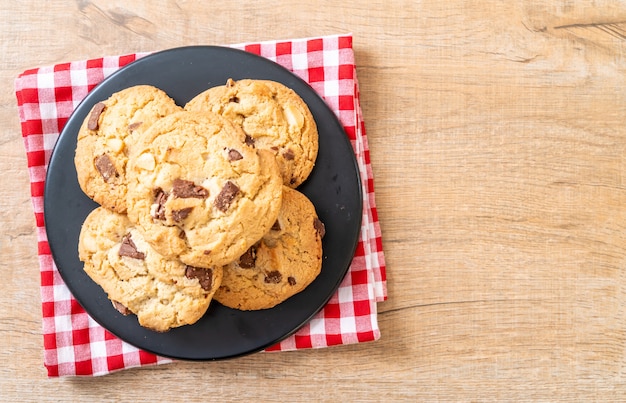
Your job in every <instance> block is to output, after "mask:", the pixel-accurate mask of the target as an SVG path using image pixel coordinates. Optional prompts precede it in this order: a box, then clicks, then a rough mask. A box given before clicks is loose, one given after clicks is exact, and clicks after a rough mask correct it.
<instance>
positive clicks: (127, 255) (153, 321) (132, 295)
mask: <svg viewBox="0 0 626 403" xmlns="http://www.w3.org/2000/svg"><path fill="white" fill-rule="evenodd" d="M78 252H79V258H80V260H81V261H82V262H84V270H85V272H86V273H87V274H88V275H89V277H91V279H93V281H94V282H96V283H97V284H98V285H100V286H101V287H102V289H103V290H104V291H105V292H106V293H107V295H108V297H109V299H110V300H111V301H112V303H113V305H114V307H115V308H116V309H117V310H118V311H120V312H121V313H123V314H125V315H127V314H131V313H132V314H135V315H137V319H138V321H139V324H140V325H141V326H144V327H146V328H149V329H152V330H155V331H158V332H164V331H167V330H169V329H171V328H174V327H179V326H183V325H189V324H193V323H195V322H197V321H198V320H199V319H200V318H201V317H202V316H203V315H204V314H205V312H206V311H207V309H208V307H209V304H210V302H211V300H212V297H213V294H214V293H215V291H216V290H217V288H218V286H219V284H220V283H221V280H222V268H221V267H215V268H210V269H205V268H198V267H193V266H189V265H186V264H184V263H183V262H181V261H180V260H178V259H167V258H164V257H163V256H162V255H160V254H159V253H158V252H156V251H155V250H154V249H153V248H151V247H150V245H149V244H148V243H147V242H146V241H145V239H144V238H143V236H142V234H141V232H140V231H138V230H137V229H136V228H134V226H133V225H132V223H131V222H130V221H129V220H128V218H127V217H126V216H125V215H123V214H118V213H115V212H113V211H110V210H108V209H106V208H104V207H98V208H96V209H95V210H93V211H92V212H91V213H90V214H89V216H87V219H86V220H85V222H84V224H83V226H82V229H81V233H80V238H79V244H78Z"/></svg>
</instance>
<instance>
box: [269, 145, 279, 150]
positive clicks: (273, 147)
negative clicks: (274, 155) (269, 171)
mask: <svg viewBox="0 0 626 403" xmlns="http://www.w3.org/2000/svg"><path fill="white" fill-rule="evenodd" d="M270 150H272V151H278V147H276V146H271V147H270Z"/></svg>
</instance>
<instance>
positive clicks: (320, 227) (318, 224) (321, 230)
mask: <svg viewBox="0 0 626 403" xmlns="http://www.w3.org/2000/svg"><path fill="white" fill-rule="evenodd" d="M313 227H314V228H315V230H316V231H317V233H318V234H320V238H324V235H326V226H325V225H324V223H323V222H322V221H320V219H319V218H315V220H313Z"/></svg>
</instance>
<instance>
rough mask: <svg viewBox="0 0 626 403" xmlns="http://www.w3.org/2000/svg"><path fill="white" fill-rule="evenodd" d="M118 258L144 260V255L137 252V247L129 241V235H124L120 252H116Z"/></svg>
mask: <svg viewBox="0 0 626 403" xmlns="http://www.w3.org/2000/svg"><path fill="white" fill-rule="evenodd" d="M117 253H118V255H120V256H127V257H132V258H133V259H145V258H146V254H145V253H143V252H139V251H138V250H137V246H136V245H135V243H134V242H133V240H132V239H130V234H126V235H124V237H122V244H121V245H120V250H119V251H118V252H117Z"/></svg>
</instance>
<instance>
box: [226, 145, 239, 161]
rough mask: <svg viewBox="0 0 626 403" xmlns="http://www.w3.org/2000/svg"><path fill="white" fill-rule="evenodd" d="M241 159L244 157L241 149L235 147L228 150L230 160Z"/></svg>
mask: <svg viewBox="0 0 626 403" xmlns="http://www.w3.org/2000/svg"><path fill="white" fill-rule="evenodd" d="M240 159H243V155H241V153H240V152H239V151H237V150H235V149H234V148H231V149H230V150H228V160H229V161H239V160H240Z"/></svg>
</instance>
